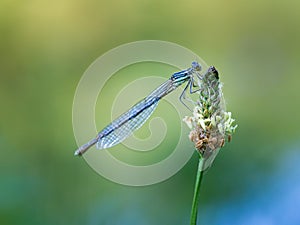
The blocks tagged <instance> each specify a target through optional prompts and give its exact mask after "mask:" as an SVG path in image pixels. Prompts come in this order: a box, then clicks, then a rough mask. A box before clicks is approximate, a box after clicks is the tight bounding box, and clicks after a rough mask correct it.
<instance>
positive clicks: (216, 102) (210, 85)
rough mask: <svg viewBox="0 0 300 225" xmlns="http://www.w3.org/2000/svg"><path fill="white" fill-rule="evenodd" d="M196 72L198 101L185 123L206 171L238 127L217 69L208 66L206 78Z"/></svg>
mask: <svg viewBox="0 0 300 225" xmlns="http://www.w3.org/2000/svg"><path fill="white" fill-rule="evenodd" d="M194 64H197V63H194ZM196 73H197V77H198V79H199V81H198V86H199V87H198V88H199V90H198V92H197V93H199V99H198V100H197V101H196V102H195V101H193V103H194V110H193V114H192V116H186V117H185V118H184V119H183V121H184V122H185V123H186V124H187V126H188V127H189V128H190V129H191V131H190V134H189V139H190V140H191V141H192V142H193V143H194V145H195V148H196V150H197V152H198V153H199V155H200V157H201V160H203V164H202V165H203V166H202V170H206V169H208V168H209V167H210V166H211V164H212V162H213V160H214V159H215V157H216V155H217V154H218V152H219V150H220V149H221V148H222V147H223V146H224V145H225V143H226V142H230V141H231V138H232V134H233V133H234V131H235V129H236V127H237V125H234V121H235V120H234V119H233V118H232V117H231V112H227V111H226V108H225V100H224V97H223V93H222V84H221V83H220V80H219V74H218V71H217V70H216V68H215V67H213V66H211V67H209V69H208V70H207V72H206V73H204V75H201V74H200V73H199V72H196Z"/></svg>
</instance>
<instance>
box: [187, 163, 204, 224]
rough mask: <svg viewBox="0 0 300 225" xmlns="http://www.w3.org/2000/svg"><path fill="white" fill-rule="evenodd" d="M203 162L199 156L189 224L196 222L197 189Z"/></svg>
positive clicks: (200, 179)
mask: <svg viewBox="0 0 300 225" xmlns="http://www.w3.org/2000/svg"><path fill="white" fill-rule="evenodd" d="M203 163H204V159H203V158H202V157H199V162H198V170H197V177H196V183H195V188H194V197H193V204H192V213H191V221H190V225H196V224H197V214H198V199H199V189H200V186H201V181H202V177H203Z"/></svg>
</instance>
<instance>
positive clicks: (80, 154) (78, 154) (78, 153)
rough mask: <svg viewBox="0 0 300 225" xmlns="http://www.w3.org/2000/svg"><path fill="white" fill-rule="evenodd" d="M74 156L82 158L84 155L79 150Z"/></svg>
mask: <svg viewBox="0 0 300 225" xmlns="http://www.w3.org/2000/svg"><path fill="white" fill-rule="evenodd" d="M74 156H82V153H81V152H80V151H79V149H78V150H76V151H75V152H74Z"/></svg>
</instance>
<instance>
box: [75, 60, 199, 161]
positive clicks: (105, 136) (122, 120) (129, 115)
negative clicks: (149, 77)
mask: <svg viewBox="0 0 300 225" xmlns="http://www.w3.org/2000/svg"><path fill="white" fill-rule="evenodd" d="M200 70H201V66H200V65H199V64H198V63H197V62H193V63H192V66H191V68H188V69H186V70H182V71H180V72H176V73H174V74H173V75H172V76H171V77H170V78H169V79H168V80H167V81H165V82H164V83H163V84H161V85H160V86H159V87H157V88H156V89H155V90H154V91H153V92H151V93H150V94H149V95H148V96H147V97H146V98H144V99H143V100H142V101H140V102H138V103H137V104H136V105H134V106H133V107H131V108H130V109H129V110H128V111H127V112H125V113H124V114H122V115H121V116H119V117H118V118H117V119H115V120H114V121H113V122H112V123H110V124H109V125H108V126H107V127H105V128H104V129H103V130H102V131H100V132H99V133H98V135H97V136H96V137H95V138H94V139H92V140H91V141H89V142H88V143H86V144H84V145H82V146H81V147H79V148H78V149H77V150H76V151H75V155H82V154H83V153H84V152H86V151H87V150H88V149H89V148H90V147H91V146H93V145H94V144H96V147H97V148H98V149H105V148H110V147H112V146H114V145H116V144H118V143H120V142H121V141H123V140H124V139H126V138H127V137H128V136H130V135H131V134H132V132H133V131H135V130H137V129H138V128H140V127H141V126H142V125H143V124H144V123H145V122H146V120H147V119H148V118H149V117H150V115H151V114H152V113H153V111H154V110H155V108H156V107H157V104H158V102H159V100H160V99H161V98H162V97H164V96H166V95H167V94H169V93H170V92H172V91H173V90H175V89H176V88H177V87H179V86H180V85H182V84H183V83H185V82H187V84H186V86H185V88H184V89H183V92H182V93H181V95H180V97H179V99H180V101H181V102H182V103H183V104H184V105H185V106H186V104H185V103H184V102H183V99H184V98H185V93H186V91H187V89H188V87H189V88H190V93H194V92H195V91H197V90H192V88H193V86H194V85H195V82H194V79H195V78H194V75H196V76H197V78H198V79H201V76H200V73H199V71H200Z"/></svg>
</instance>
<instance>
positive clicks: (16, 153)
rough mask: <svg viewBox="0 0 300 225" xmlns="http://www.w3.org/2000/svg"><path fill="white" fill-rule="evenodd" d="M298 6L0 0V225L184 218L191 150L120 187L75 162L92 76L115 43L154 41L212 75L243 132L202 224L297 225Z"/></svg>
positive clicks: (224, 159)
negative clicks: (163, 172) (81, 95)
mask: <svg viewBox="0 0 300 225" xmlns="http://www.w3.org/2000/svg"><path fill="white" fill-rule="evenodd" d="M299 8H300V3H299V2H297V1H293V0H287V1H255V0H254V1H236V0H235V1H169V2H167V1H137V0H135V1H118V2H115V1H93V0H88V1H83V0H79V1H70V0H60V1H55V0H54V1H37V0H29V1H8V0H2V1H1V2H0V101H1V110H0V118H1V119H0V149H1V157H0V165H1V170H0V176H1V178H0V223H1V224H5V225H10V224H31V225H32V224H45V225H47V224H49V225H50V224H51V225H52V224H88V225H94V224H95V225H96V224H108V225H115V224H122V225H123V224H125V225H126V224H130V225H132V224H141V225H148V224H149V225H153V224H173V225H175V224H178V225H179V224H188V223H189V222H188V221H189V215H190V207H191V200H192V195H193V185H194V178H195V174H196V168H197V157H196V155H194V157H193V158H192V159H191V160H190V161H189V162H188V164H186V166H185V167H184V168H183V169H182V170H181V171H180V172H179V173H177V174H176V175H175V176H173V177H171V178H170V179H168V180H166V181H164V182H162V183H159V184H155V185H151V186H147V187H128V186H122V185H119V184H115V183H112V182H110V181H108V180H106V179H104V178H102V177H101V176H99V175H98V174H97V173H95V172H94V171H93V170H92V169H91V168H90V167H89V166H88V165H87V163H86V162H85V161H84V160H83V159H80V158H76V157H74V156H73V152H74V150H75V149H76V147H77V146H76V142H75V138H74V136H73V130H72V102H73V96H74V93H75V90H76V86H77V84H78V82H79V80H80V78H81V76H82V74H83V73H84V71H85V70H86V68H87V67H88V66H89V65H90V64H91V63H92V62H93V61H94V60H95V59H96V58H97V57H99V56H100V55H102V54H104V53H105V52H106V51H109V50H110V49H112V48H114V47H117V46H118V45H120V44H124V43H128V42H132V41H138V40H148V39H156V40H164V41H170V42H175V43H177V44H180V45H182V46H185V47H187V48H189V49H191V50H193V51H194V52H195V53H197V54H198V55H200V56H201V57H202V58H203V59H204V60H205V61H206V62H207V63H208V64H212V65H215V66H216V67H217V68H218V70H219V71H220V73H221V75H220V76H221V80H222V82H223V83H224V94H225V98H226V100H227V108H228V110H229V111H232V112H233V115H234V117H235V118H236V119H237V122H238V124H239V127H238V130H237V133H236V134H235V135H234V137H233V141H232V142H231V143H230V144H227V145H226V146H225V148H224V149H222V151H221V153H220V154H219V156H218V157H217V159H216V161H215V163H214V165H213V167H212V168H211V169H210V170H209V171H208V172H207V173H206V175H205V177H204V180H203V184H202V189H201V194H200V205H199V220H198V222H199V224H217V225H219V224H243V225H244V224H249V225H250V224H300V215H299V213H298V209H299V207H300V179H299V178H300V165H299V162H298V161H299V159H300V154H299V143H300V140H299V138H300V132H299V125H300V119H299V116H298V113H299V109H300V106H299V97H300V91H299V82H300V79H299V72H298V71H299V68H298V67H299V58H300V57H299V50H300V47H299V40H300V29H299V22H300V14H299ZM169 75H170V74H165V77H166V78H167V77H168V76H169ZM99 76H101V75H99ZM162 76H164V75H162ZM128 77H129V79H132V78H130V76H125V78H124V76H122V78H118V79H117V77H115V79H114V82H115V83H114V84H112V86H113V87H119V86H120V88H121V86H122V85H120V84H122V82H123V83H124V79H127V78H128ZM125 83H126V82H125ZM116 84H119V86H118V85H116ZM110 90H112V91H114V92H115V91H116V90H115V89H109V88H107V93H106V96H110V92H109V91H110ZM141 97H142V96H141ZM111 99H113V96H112V97H111ZM107 102H109V99H108V100H107ZM159 110H160V111H159ZM159 113H161V114H163V113H164V112H163V110H162V108H161V109H160V108H158V114H159ZM97 114H98V115H99V118H97V119H96V121H97V122H98V123H99V128H101V126H102V125H104V124H106V123H108V122H109V121H110V117H109V116H110V114H109V109H106V110H104V111H101V108H97ZM101 114H103V119H101V118H102V115H101ZM100 117H101V118H100ZM142 133H143V132H142ZM145 135H146V136H147V132H146V133H145ZM171 135H172V132H171ZM176 141H177V140H176V139H175V138H174V140H170V142H172V143H173V142H176Z"/></svg>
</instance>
